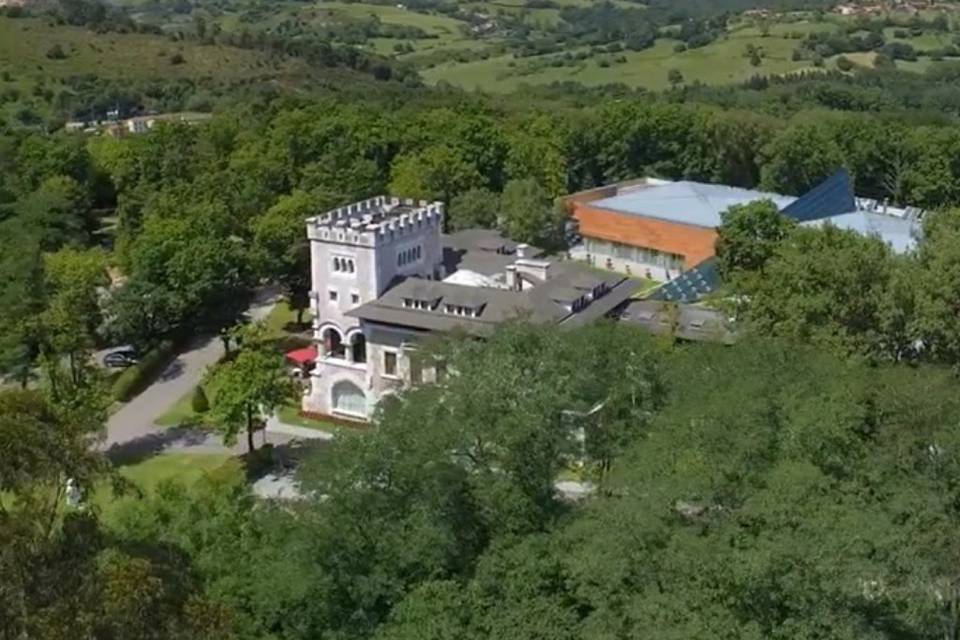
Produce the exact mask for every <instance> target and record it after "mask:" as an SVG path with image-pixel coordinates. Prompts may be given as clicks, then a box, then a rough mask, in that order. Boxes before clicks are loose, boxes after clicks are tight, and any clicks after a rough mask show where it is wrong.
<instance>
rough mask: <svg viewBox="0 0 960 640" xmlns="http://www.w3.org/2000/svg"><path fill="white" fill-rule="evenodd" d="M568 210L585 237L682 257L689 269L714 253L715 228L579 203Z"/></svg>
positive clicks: (575, 203) (575, 202)
mask: <svg viewBox="0 0 960 640" xmlns="http://www.w3.org/2000/svg"><path fill="white" fill-rule="evenodd" d="M568 207H569V210H570V212H571V214H572V215H573V217H574V218H576V220H577V221H578V223H579V226H580V235H581V236H584V237H589V238H598V239H600V240H607V241H610V242H619V243H621V244H626V245H632V246H636V247H645V248H647V249H656V250H657V251H663V252H665V253H674V254H677V255H681V256H683V259H684V265H685V266H686V268H688V269H689V268H692V267H694V266H696V265H697V264H699V263H700V262H702V261H703V260H706V259H707V258H709V257H711V256H712V255H713V253H714V249H713V247H714V243H715V242H716V239H717V232H716V230H714V229H706V228H704V227H696V226H692V225H686V224H677V223H674V222H666V221H664V220H657V219H656V218H645V217H642V216H635V215H628V214H623V213H616V212H613V211H607V210H605V209H598V208H595V207H592V206H590V203H589V202H584V201H582V200H581V201H573V202H568Z"/></svg>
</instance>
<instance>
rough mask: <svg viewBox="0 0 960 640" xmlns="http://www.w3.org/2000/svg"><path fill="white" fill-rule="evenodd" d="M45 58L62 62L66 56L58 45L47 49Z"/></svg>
mask: <svg viewBox="0 0 960 640" xmlns="http://www.w3.org/2000/svg"><path fill="white" fill-rule="evenodd" d="M47 57H48V58H50V59H51V60H63V59H64V58H66V57H67V54H66V53H64V51H63V47H61V46H60V45H59V44H55V45H53V46H52V47H50V48H49V49H47Z"/></svg>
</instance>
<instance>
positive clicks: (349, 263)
mask: <svg viewBox="0 0 960 640" xmlns="http://www.w3.org/2000/svg"><path fill="white" fill-rule="evenodd" d="M347 271H349V272H350V273H353V259H352V258H351V259H350V260H347Z"/></svg>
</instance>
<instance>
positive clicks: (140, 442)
mask: <svg viewBox="0 0 960 640" xmlns="http://www.w3.org/2000/svg"><path fill="white" fill-rule="evenodd" d="M275 304H276V296H275V295H272V294H270V293H265V294H263V295H261V296H259V297H258V300H257V301H255V302H254V304H253V306H251V307H250V309H249V310H248V315H249V316H250V317H251V319H252V320H254V321H256V320H262V319H263V318H265V317H266V316H267V315H268V314H269V313H270V311H271V310H272V309H273V307H274V305H275ZM222 355H223V345H222V343H221V342H220V340H219V339H218V338H217V337H203V338H197V339H196V340H194V341H193V342H192V343H190V345H189V346H188V348H187V349H186V350H185V351H183V352H182V353H181V354H180V355H178V356H177V357H176V359H174V360H173V362H171V363H170V365H169V366H168V367H167V368H166V369H165V370H164V371H163V372H162V373H161V374H160V376H159V377H158V378H157V380H156V381H155V382H154V383H153V384H151V385H150V386H149V387H147V388H146V389H145V390H144V391H143V393H141V394H140V395H138V396H137V397H135V398H134V399H133V400H131V401H130V402H128V403H127V404H126V405H124V406H123V407H122V408H120V410H119V411H117V412H116V413H114V414H113V415H112V416H110V419H109V420H108V421H107V438H106V441H105V442H104V443H103V445H102V447H103V448H104V449H105V450H106V451H107V453H108V455H110V457H112V458H114V459H127V458H142V457H145V456H149V455H153V454H155V453H160V452H161V451H164V450H167V449H176V450H182V451H186V452H194V453H212V452H219V453H222V452H237V453H239V452H242V451H244V450H245V445H243V444H242V443H243V442H245V438H241V439H240V440H241V442H240V443H238V445H237V446H235V447H224V446H223V444H222V442H221V439H220V436H219V435H218V434H213V433H209V432H206V431H203V430H199V429H192V428H168V427H162V426H158V425H156V424H154V420H156V419H157V418H158V417H159V416H160V415H162V414H163V413H164V412H165V411H166V410H167V408H169V407H170V405H172V404H173V403H174V402H176V401H177V400H179V399H180V398H182V397H183V396H185V395H186V394H188V393H190V391H191V390H192V389H193V388H194V387H195V386H197V384H198V383H199V382H200V380H201V379H202V378H203V376H204V373H205V372H206V370H207V367H208V366H210V365H212V364H214V363H216V362H217V361H218V360H219V359H220V357H221V356H222ZM265 437H266V436H265ZM288 439H289V438H287V437H285V436H283V435H282V434H277V435H271V436H270V441H271V442H281V443H282V442H285V441H286V440H288Z"/></svg>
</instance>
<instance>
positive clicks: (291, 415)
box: [277, 404, 363, 432]
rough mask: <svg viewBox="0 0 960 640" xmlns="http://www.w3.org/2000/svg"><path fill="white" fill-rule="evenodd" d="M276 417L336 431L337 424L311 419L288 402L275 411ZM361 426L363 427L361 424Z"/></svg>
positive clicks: (290, 422) (309, 426) (310, 426)
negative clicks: (302, 414)
mask: <svg viewBox="0 0 960 640" xmlns="http://www.w3.org/2000/svg"><path fill="white" fill-rule="evenodd" d="M277 417H278V418H280V421H281V422H285V423H286V424H291V425H293V426H295V427H306V428H307V429H321V430H323V431H331V432H332V431H336V430H337V429H339V428H340V426H339V425H336V424H333V423H331V422H325V421H323V420H313V419H311V418H306V417H304V416H301V415H300V409H299V407H297V406H296V405H295V404H288V405H286V406H284V407H283V408H281V409H280V411H278V412H277ZM361 428H363V427H362V426H361Z"/></svg>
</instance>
